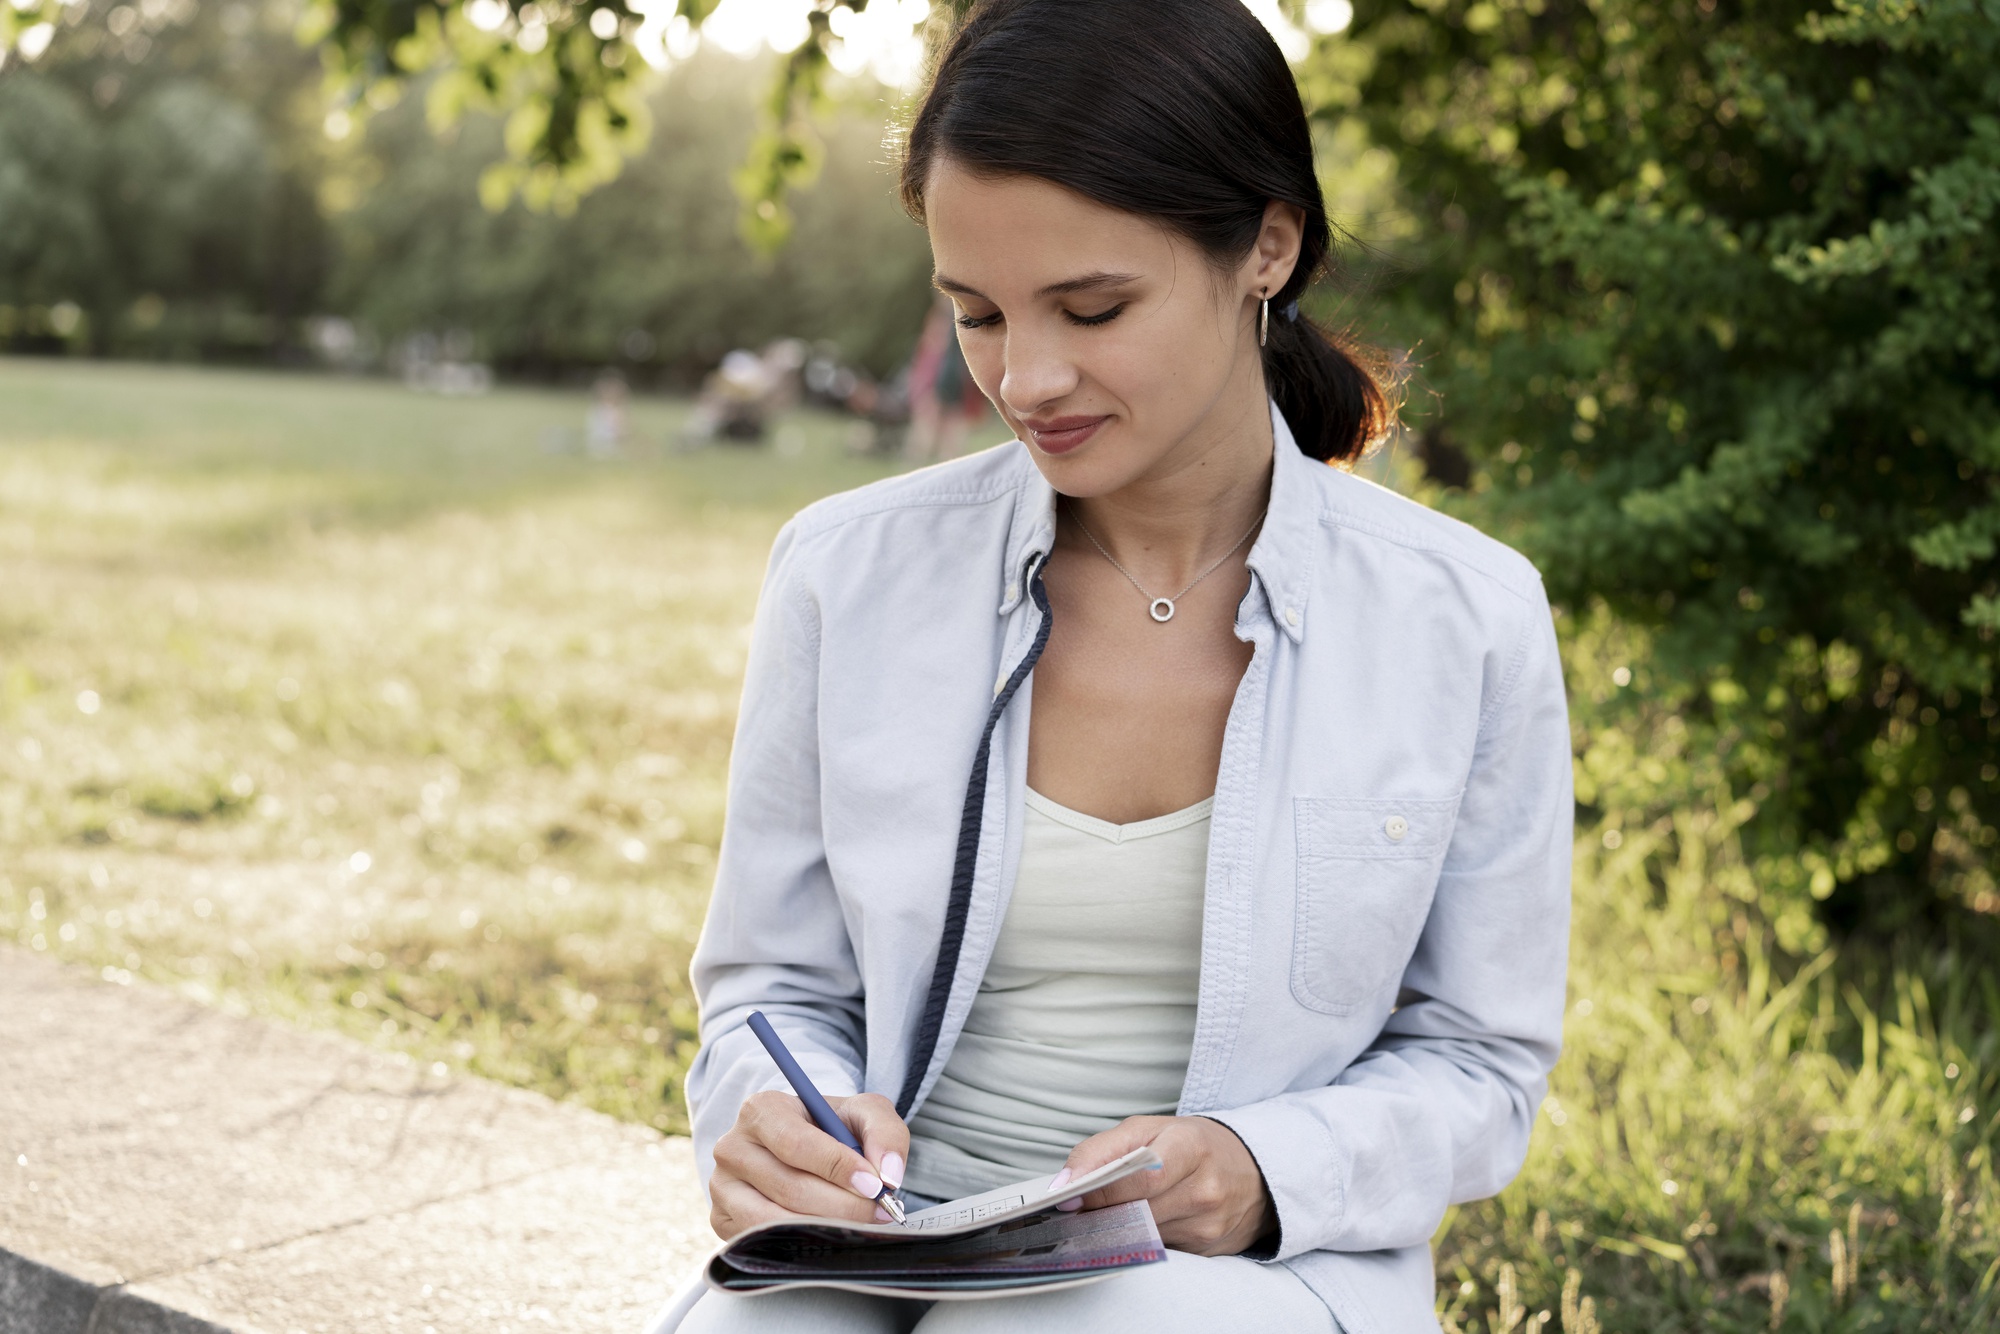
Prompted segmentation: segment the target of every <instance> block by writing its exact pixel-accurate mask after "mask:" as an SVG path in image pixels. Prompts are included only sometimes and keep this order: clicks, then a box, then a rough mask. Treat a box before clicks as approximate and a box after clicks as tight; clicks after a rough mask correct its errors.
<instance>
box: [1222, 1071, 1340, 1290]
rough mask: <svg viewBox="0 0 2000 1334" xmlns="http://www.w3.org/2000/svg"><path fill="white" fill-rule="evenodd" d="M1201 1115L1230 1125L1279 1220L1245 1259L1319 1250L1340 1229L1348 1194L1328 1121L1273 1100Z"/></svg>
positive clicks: (1278, 1257)
mask: <svg viewBox="0 0 2000 1334" xmlns="http://www.w3.org/2000/svg"><path fill="white" fill-rule="evenodd" d="M1201 1115H1203V1116H1204V1117H1206V1118H1208V1119H1209V1120H1211V1121H1216V1122H1220V1123H1221V1124H1222V1125H1225V1126H1228V1127H1229V1129H1230V1130H1231V1131H1232V1132H1233V1133H1234V1134H1235V1136H1236V1138H1238V1139H1240V1140H1242V1141H1243V1147H1244V1148H1246V1149H1248V1150H1250V1156H1251V1157H1252V1158H1254V1159H1256V1160H1257V1170H1258V1171H1260V1172H1262V1173H1263V1174H1264V1188H1265V1189H1266V1190H1268V1191H1269V1192H1270V1194H1271V1208H1272V1211H1273V1212H1275V1213H1276V1214H1277V1215H1278V1230H1277V1232H1276V1233H1274V1234H1272V1235H1270V1236H1266V1237H1262V1238H1260V1239H1259V1240H1258V1242H1257V1244H1256V1245H1253V1246H1251V1247H1250V1248H1249V1249H1248V1250H1246V1251H1244V1252H1243V1256H1244V1258H1245V1259H1248V1260H1257V1261H1262V1262H1265V1263H1270V1262H1272V1261H1277V1260H1289V1259H1291V1258H1292V1257H1293V1256H1295V1255H1303V1254H1305V1253H1306V1252H1307V1251H1313V1250H1318V1249H1319V1239H1320V1238H1322V1237H1327V1236H1331V1235H1332V1234H1333V1233H1334V1232H1336V1231H1337V1230H1338V1229H1339V1227H1340V1220H1341V1218H1342V1216H1343V1215H1344V1214H1345V1213H1346V1211H1347V1190H1346V1186H1345V1183H1344V1181H1343V1180H1342V1179H1341V1177H1340V1174H1339V1173H1338V1171H1337V1170H1336V1168H1335V1166H1334V1164H1335V1162H1336V1160H1337V1157H1338V1155H1337V1154H1336V1153H1335V1152H1334V1146H1333V1143H1332V1137H1331V1136H1330V1134H1329V1133H1328V1131H1327V1127H1326V1123H1325V1122H1324V1121H1322V1120H1320V1118H1319V1117H1317V1116H1315V1115H1313V1114H1312V1113H1311V1112H1309V1111H1307V1110H1305V1109H1304V1108H1302V1107H1299V1106H1298V1105H1297V1104H1296V1103H1292V1102H1290V1101H1283V1100H1275V1099H1274V1100H1272V1101H1269V1102H1256V1103H1251V1104H1250V1105H1249V1106H1247V1107H1237V1108H1233V1109H1231V1110H1229V1111H1223V1112H1203V1113H1201Z"/></svg>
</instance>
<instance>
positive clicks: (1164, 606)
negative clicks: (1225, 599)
mask: <svg viewBox="0 0 2000 1334" xmlns="http://www.w3.org/2000/svg"><path fill="white" fill-rule="evenodd" d="M1069 517H1070V518H1072V519H1075V520H1076V526H1077V527H1078V528H1081V529H1082V530H1083V535H1084V536H1085V537H1087V538H1089V539H1090V545H1092V546H1094V547H1096V548H1097V554H1098V555H1100V556H1102V557H1104V559H1106V560H1108V561H1110V562H1111V568H1112V569H1114V570H1116V571H1118V573H1120V574H1122V575H1124V576H1125V578H1126V580H1127V581H1128V582H1129V583H1130V584H1131V585H1132V587H1134V588H1136V589H1138V590H1139V596H1140V597H1142V598H1145V599H1146V601H1147V603H1148V605H1147V607H1146V611H1147V614H1148V615H1150V616H1151V617H1152V618H1153V619H1154V620H1156V621H1158V622H1159V623H1160V624H1162V625H1165V624H1166V623H1167V622H1168V621H1171V620H1172V619H1174V604H1175V603H1176V602H1179V601H1180V600H1181V599H1182V598H1184V597H1186V596H1187V595H1188V594H1189V593H1190V592H1192V591H1194V586H1195V585H1196V584H1198V583H1200V582H1201V581H1202V580H1204V579H1206V578H1208V576H1210V575H1211V574H1214V573H1215V572H1216V571H1217V570H1219V569H1221V568H1222V562H1223V561H1226V560H1228V559H1229V558H1230V557H1231V556H1234V555H1235V554H1236V552H1237V549H1238V548H1240V547H1241V546H1242V545H1243V544H1244V543H1245V542H1248V541H1249V540H1250V534H1251V533H1254V532H1256V531H1257V529H1258V526H1259V525H1261V524H1262V523H1263V522H1264V516H1263V515H1261V514H1259V515H1258V516H1257V522H1256V523H1253V524H1251V525H1250V527H1249V529H1248V531H1246V532H1245V533H1244V534H1243V536H1241V537H1239V538H1237V539H1236V541H1235V542H1234V543H1233V544H1232V545H1231V546H1230V548H1229V550H1227V551H1225V552H1223V553H1222V555H1221V556H1219V557H1218V558H1217V559H1216V562H1215V564H1213V565H1211V566H1209V567H1208V568H1207V569H1205V570H1203V571H1202V572H1201V573H1200V574H1198V575H1196V576H1195V577H1194V578H1192V579H1190V580H1188V586H1187V587H1186V588H1183V589H1182V590H1181V591H1180V592H1178V593H1176V594H1174V595H1173V596H1172V597H1170V598H1156V597H1154V596H1153V595H1152V594H1151V593H1149V592H1147V591H1146V586H1145V585H1144V584H1142V583H1140V582H1139V581H1138V580H1137V579H1135V578H1133V577H1132V572H1131V571H1130V570H1128V569H1126V568H1125V567H1124V566H1123V565H1120V564H1119V563H1118V558H1117V557H1116V556H1114V555H1112V554H1111V553H1110V552H1108V551H1106V550H1105V549H1104V544H1103V543H1102V542H1100V541H1098V540H1097V534H1096V533H1093V532H1091V531H1090V525H1088V524H1086V523H1085V522H1084V521H1083V516H1082V515H1081V514H1078V513H1077V512H1076V507H1075V506H1071V507H1070V511H1069Z"/></svg>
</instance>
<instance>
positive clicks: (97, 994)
mask: <svg viewBox="0 0 2000 1334" xmlns="http://www.w3.org/2000/svg"><path fill="white" fill-rule="evenodd" d="M713 1244H714V1237H713V1236H712V1235H711V1234H710V1232H709V1230H708V1225H707V1209H706V1206H705V1205H704V1204H703V1202H702V1200H701V1193H700V1190H699V1189H698V1187H697V1185H696V1183H695V1177H694V1161H693V1155H692V1153H691V1151H690V1149H689V1146H688V1142H687V1141H686V1140H684V1139H664V1138H662V1137H661V1136H659V1135H656V1134H654V1133H652V1132H651V1131H648V1130H645V1129H643V1128H641V1127H637V1126H631V1125H626V1124H622V1123H620V1122H616V1121H613V1120H611V1119H610V1118H608V1117H604V1116H599V1115H597V1114H596V1113H593V1112H587V1111H584V1110H582V1109H580V1108H575V1107H569V1106H564V1105H561V1104H558V1103H553V1102H550V1101H549V1100H548V1099H546V1098H542V1097H539V1096H536V1095H534V1094H530V1093H524V1092H522V1091H520V1090H518V1089H510V1088H505V1087H502V1086H500V1085H497V1084H491V1083H488V1082H486V1081H484V1080H478V1079H473V1078H469V1077H467V1076H465V1075H460V1074H451V1073H447V1072H446V1071H444V1069H443V1068H442V1067H426V1066H423V1065H421V1064H419V1063H417V1062H414V1061H411V1060H409V1059H407V1058H398V1057H396V1056H394V1055H391V1054H387V1053H383V1052H378V1051H374V1050H372V1049H370V1048H368V1047H365V1046H362V1045H360V1044H358V1043H354V1042H350V1041H347V1040H345V1039H342V1038H337V1037H331V1036H327V1035H323V1034H312V1033H300V1032H295V1031H293V1030H290V1029H286V1028H281V1027H278V1026H276V1025H273V1024H269V1023H265V1022H261V1021H258V1020H253V1019H245V1018H240V1017H236V1016H232V1015H228V1014H224V1013H221V1012H219V1011H216V1010H212V1009H208V1008H205V1007H203V1006H200V1005H196V1004H194V1003H193V1002H191V1001H187V1000H184V999H182V998H180V997H178V996H176V995H174V994H173V993H171V992H168V991H165V990H162V989H159V988H156V987H150V986H147V985H145V984H143V983H133V984H131V985H129V986H118V985H113V984H112V983H109V982H103V981H99V980H98V979H97V978H95V977H93V976H92V975H90V974H88V973H83V972H79V971H77V970H74V969H71V968H66V967H63V966H62V965H58V964H52V963H50V962H48V961H46V960H44V959H42V958H40V957H38V956H36V955H33V954H28V953H26V952H24V951H21V950H18V949H15V948H13V947H0V1334H211V1331H213V1330H214V1328H215V1327H217V1326H220V1327H221V1328H223V1329H227V1330H232V1331H240V1332H242V1334H458V1332H459V1331H465V1332H466V1334H472V1332H473V1331H477V1334H567V1332H570V1331H574V1332H575V1334H585V1332H588V1334H600V1332H603V1334H639V1331H640V1329H641V1326H642V1324H643V1322H644V1319H645V1317H646V1316H647V1315H648V1314H650V1313H651V1311H652V1310H653V1309H654V1308H655V1307H657V1306H658V1305H659V1304H660V1303H661V1301H662V1300H664V1298H665V1296H666V1295H667V1293H668V1291H669V1289H670V1288H672V1287H673V1286H674V1284H675V1283H676V1282H677V1281H678V1280H679V1279H680V1278H681V1277H682V1276H683V1275H685V1274H687V1273H689V1272H691V1270H692V1268H693V1265H694V1262H695V1260H696V1259H697V1258H698V1257H699V1255H700V1254H701V1253H702V1252H703V1251H705V1250H706V1249H707V1248H708V1247H709V1246H711V1245H713Z"/></svg>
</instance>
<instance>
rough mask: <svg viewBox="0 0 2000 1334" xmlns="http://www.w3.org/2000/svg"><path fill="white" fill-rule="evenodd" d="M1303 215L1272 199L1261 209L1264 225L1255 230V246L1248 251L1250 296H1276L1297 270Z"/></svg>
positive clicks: (1296, 208)
mask: <svg viewBox="0 0 2000 1334" xmlns="http://www.w3.org/2000/svg"><path fill="white" fill-rule="evenodd" d="M1305 232H1306V214H1305V210H1304V209H1302V208H1300V207H1299V206H1298V205H1297V204H1287V203H1285V202H1284V201H1282V200H1278V199H1273V200H1272V201H1271V202H1270V203H1268V204H1266V205H1264V222H1263V225H1262V226H1261V227H1259V228H1258V230H1257V244H1256V245H1255V246H1254V247H1253V248H1252V249H1251V252H1250V258H1251V262H1252V264H1253V265H1254V270H1253V272H1252V274H1251V281H1250V288H1251V292H1252V294H1253V295H1255V294H1256V293H1258V292H1265V293H1268V294H1271V295H1274V296H1275V295H1276V294H1277V292H1278V289H1279V288H1281V287H1283V286H1284V285H1285V284H1286V283H1288V282H1290V281H1291V277H1292V270H1293V269H1295V268H1297V267H1298V263H1299V250H1300V248H1301V247H1302V246H1303V245H1304V244H1305Z"/></svg>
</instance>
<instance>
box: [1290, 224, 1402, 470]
mask: <svg viewBox="0 0 2000 1334" xmlns="http://www.w3.org/2000/svg"><path fill="white" fill-rule="evenodd" d="M1301 262H1302V263H1303V259H1302V260H1301ZM1286 286H1287V287H1290V286H1291V284H1290V283H1287V284H1286ZM1364 358H1365V359H1366V360H1367V361H1369V362H1373V361H1374V360H1375V359H1374V358H1373V357H1369V356H1368V355H1367V354H1366V353H1365V352H1364V351H1362V350H1361V349H1360V348H1359V347H1357V346H1356V345H1355V344H1354V343H1352V342H1350V341H1349V340H1348V339H1346V338H1345V337H1342V336H1340V335H1337V334H1331V333H1328V332H1327V331H1326V330H1324V329H1322V328H1320V327H1319V326H1318V325H1317V324H1314V323H1313V322H1312V321H1311V320H1309V319H1307V318H1306V317H1305V316H1303V315H1301V314H1299V313H1298V308H1297V307H1296V306H1289V307H1288V308H1287V310H1286V313H1285V315H1284V316H1282V317H1281V316H1278V315H1277V314H1276V313H1275V312H1274V313H1273V315H1272V319H1271V327H1270V335H1269V337H1268V338H1266V340H1265V343H1264V384H1265V387H1266V388H1268V389H1269V390H1270V392H1271V397H1272V398H1273V399H1275V400H1276V401H1277V404H1278V411H1280V412H1282V413H1284V414H1285V424H1286V425H1287V426H1289V427H1291V428H1292V437H1293V438H1294V439H1296V440H1297V441H1298V442H1299V448H1300V450H1302V451H1303V452H1304V453H1305V454H1306V455H1307V457H1309V458H1315V459H1318V460H1319V461H1320V462H1322V463H1335V464H1341V463H1352V462H1354V461H1355V460H1356V459H1358V458H1360V457H1361V456H1362V454H1364V453H1366V452H1367V450H1368V447H1369V446H1370V445H1372V444H1374V443H1375V442H1376V441H1377V440H1378V439H1380V438H1381V437H1382V435H1383V434H1384V433H1385V432H1386V431H1387V430H1388V427H1389V399H1388V395H1386V394H1385V393H1383V391H1382V381H1381V379H1380V378H1378V375H1377V373H1376V372H1375V371H1374V370H1373V369H1372V368H1370V367H1366V366H1364V364H1363V360H1364Z"/></svg>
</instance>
